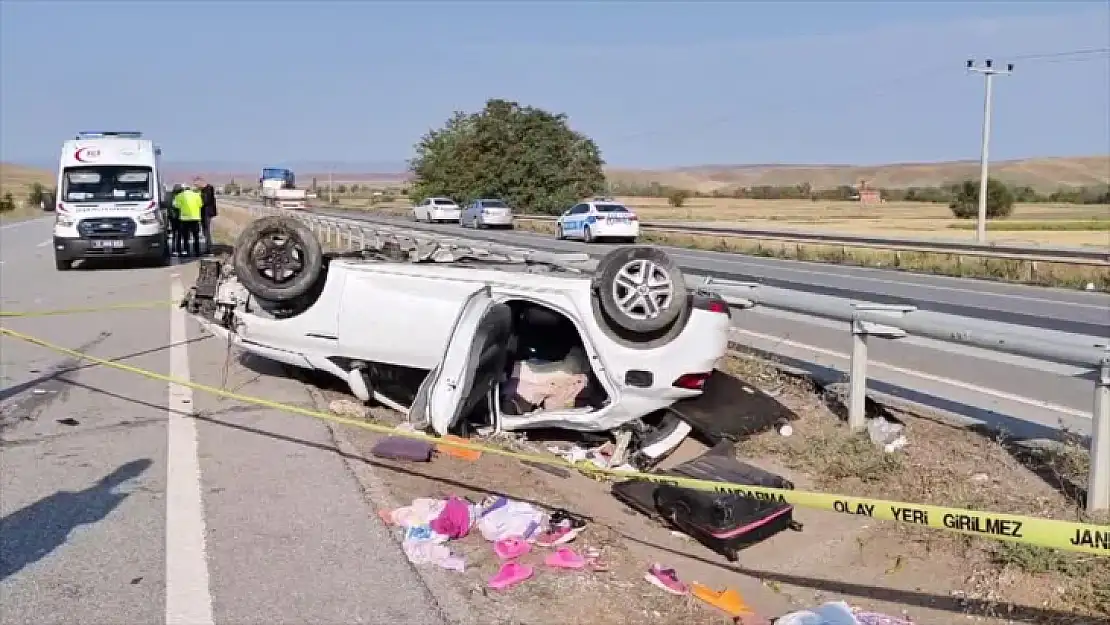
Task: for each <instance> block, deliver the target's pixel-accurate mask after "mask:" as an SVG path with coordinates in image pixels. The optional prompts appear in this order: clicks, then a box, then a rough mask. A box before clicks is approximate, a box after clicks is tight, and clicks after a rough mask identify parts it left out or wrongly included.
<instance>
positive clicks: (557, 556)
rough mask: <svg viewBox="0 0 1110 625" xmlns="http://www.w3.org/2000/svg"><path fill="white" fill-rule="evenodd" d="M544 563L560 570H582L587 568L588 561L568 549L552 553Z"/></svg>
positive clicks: (564, 548)
mask: <svg viewBox="0 0 1110 625" xmlns="http://www.w3.org/2000/svg"><path fill="white" fill-rule="evenodd" d="M543 562H544V564H546V565H547V566H553V567H555V568H558V569H580V568H582V567H584V566H586V559H585V558H583V557H582V556H580V555H578V554H577V553H575V552H574V550H573V549H569V548H567V547H563V548H562V549H556V550H555V551H552V552H551V553H550V554H548V556H547V558H545V559H544V561H543Z"/></svg>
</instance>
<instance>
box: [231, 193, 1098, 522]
mask: <svg viewBox="0 0 1110 625" xmlns="http://www.w3.org/2000/svg"><path fill="white" fill-rule="evenodd" d="M236 206H239V207H242V208H247V209H248V210H249V211H250V212H251V213H252V214H256V215H261V214H275V213H279V214H285V215H289V216H291V217H295V218H298V219H301V220H303V221H305V222H306V223H308V224H309V226H310V227H311V228H312V229H313V231H314V232H315V233H317V235H318V236H319V237H320V239H321V241H322V242H324V243H331V244H334V245H337V246H346V248H347V249H357V248H358V247H361V246H365V245H366V242H367V240H368V239H369V238H373V237H381V236H398V235H401V236H405V237H408V238H411V239H412V240H413V241H421V240H424V241H429V242H430V241H438V242H451V241H458V242H460V243H463V242H465V244H467V245H470V246H472V247H482V248H485V249H487V250H490V251H491V252H494V253H499V254H507V255H518V256H533V257H536V258H537V259H540V258H541V257H542V259H543V260H545V261H547V262H554V263H561V262H565V263H569V264H570V265H571V266H572V267H573V268H576V269H582V268H589V264H590V261H585V260H583V258H582V256H584V255H582V254H557V253H547V252H536V251H532V250H525V249H522V248H517V247H511V246H504V245H499V244H494V243H487V242H485V241H482V242H480V243H481V245H480V246H475V245H474V243H475V242H474V241H472V240H467V239H465V238H463V237H446V236H442V235H437V234H433V233H430V232H426V231H420V230H410V229H406V228H403V227H395V226H383V225H378V224H371V223H367V222H360V221H354V220H348V219H343V218H338V217H330V216H323V215H315V214H312V213H307V212H300V211H296V212H291V211H281V210H278V209H272V208H268V207H262V206H258V205H236ZM571 257H573V258H571ZM592 262H594V263H596V261H592ZM693 286H705V287H708V288H710V289H712V290H715V291H717V292H719V293H720V294H721V295H722V296H723V297H724V298H725V299H726V300H727V301H728V302H729V304H730V305H731V306H733V307H735V308H740V309H747V308H752V307H755V306H765V307H768V308H773V309H777V310H782V311H787V312H792V313H797V314H802V315H808V316H814V317H820V318H824V319H830V320H835V321H843V322H845V323H847V324H848V327H849V330H850V332H851V334H852V351H851V361H850V366H849V369H850V370H849V377H850V383H849V393H848V425H849V427H850V428H852V429H856V430H858V429H862V428H864V427H865V426H866V421H865V412H864V408H865V401H866V397H867V365H868V350H867V348H868V341H869V339H870V338H871V337H875V338H881V339H887V340H897V339H900V338H904V337H907V336H918V337H923V338H928V339H932V340H936V341H941V342H945V343H952V344H958V345H965V346H971V347H976V348H979V349H983V350H988V351H993V352H999V353H1005V354H1013V355H1017V356H1024V357H1029V358H1034V359H1038V360H1042V361H1050V362H1056V363H1062V364H1066V365H1072V366H1076V367H1080V368H1086V369H1090V370H1092V371H1093V372H1094V402H1093V411H1092V429H1091V443H1090V451H1091V467H1090V475H1089V483H1088V494H1087V509H1088V510H1089V511H1092V512H1094V511H1104V510H1108V509H1110V344H1108V343H1110V341H1107V342H1103V343H1096V342H1094V341H1091V342H1085V341H1084V339H1083V338H1081V337H1077V338H1076V339H1074V340H1069V341H1061V340H1060V339H1059V338H1057V337H1055V336H1052V335H1050V334H1046V333H1044V331H1041V330H1037V329H1034V328H1024V327H1022V328H1020V331H1013V330H1010V331H1007V330H1006V326H1005V325H1004V324H989V323H985V322H980V323H978V324H976V323H974V322H973V320H962V321H960V322H959V323H956V322H954V318H953V317H952V316H951V315H945V314H942V313H935V312H931V311H925V310H918V309H917V308H916V307H914V306H901V305H889V304H876V303H870V302H850V301H847V300H844V299H841V298H837V297H832V296H828V295H817V294H813V293H804V292H797V291H789V290H786V289H779V288H775V287H768V286H765V285H760V284H758V283H748V282H737V281H731V280H722V279H718V278H712V277H704V282H701V283H696V284H693ZM955 319H957V320H958V319H959V318H955ZM999 328H1001V329H999Z"/></svg>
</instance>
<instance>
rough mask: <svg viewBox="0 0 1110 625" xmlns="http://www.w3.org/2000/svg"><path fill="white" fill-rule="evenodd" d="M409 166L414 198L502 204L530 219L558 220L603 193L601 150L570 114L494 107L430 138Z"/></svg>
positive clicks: (494, 102) (456, 118)
mask: <svg viewBox="0 0 1110 625" xmlns="http://www.w3.org/2000/svg"><path fill="white" fill-rule="evenodd" d="M415 151H416V155H415V156H414V158H413V159H412V160H411V161H409V170H410V171H411V172H412V174H413V178H414V180H413V182H412V186H411V188H410V190H409V193H408V195H409V197H412V198H414V199H416V198H423V197H430V196H445V197H450V198H454V199H455V200H456V201H459V202H464V203H465V202H469V201H472V200H475V199H477V198H482V197H497V198H502V199H504V200H505V201H507V202H509V203H510V204H511V205H513V206H517V207H520V209H521V210H524V211H532V212H539V213H547V214H558V213H561V212H562V211H564V210H566V208H567V207H568V206H570V205H571V204H573V203H574V202H577V201H578V200H580V199H582V198H584V197H587V196H590V195H595V194H597V193H600V192H601V191H603V190H604V189H605V175H604V174H603V172H602V166H603V165H604V162H603V161H602V160H601V152H600V150H599V149H598V147H597V144H596V143H594V142H593V140H591V139H590V138H588V137H586V136H585V135H582V134H581V133H578V132H575V131H574V130H571V129H570V127H569V126H568V125H567V118H566V115H564V114H561V113H560V114H555V113H550V112H548V111H544V110H542V109H539V108H535V107H531V106H521V105H520V104H518V103H516V102H511V101H507V100H500V99H491V100H489V101H487V102H486V106H485V108H484V109H482V110H481V111H479V112H477V113H469V114H468V113H464V112H456V113H455V114H454V115H453V116H452V117H451V118H450V119H449V120H447V122H446V123H445V124H444V125H443V127H441V128H438V129H433V130H430V131H428V132H427V133H426V134H425V135H424V136H423V137H421V138H420V141H419V142H418V143H417V144H416V146H415Z"/></svg>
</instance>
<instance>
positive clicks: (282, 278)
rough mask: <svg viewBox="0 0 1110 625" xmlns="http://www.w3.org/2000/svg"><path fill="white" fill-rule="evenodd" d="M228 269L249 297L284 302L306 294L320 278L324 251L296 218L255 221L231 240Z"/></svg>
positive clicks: (272, 217) (304, 225) (273, 217)
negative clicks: (229, 268)
mask: <svg viewBox="0 0 1110 625" xmlns="http://www.w3.org/2000/svg"><path fill="white" fill-rule="evenodd" d="M232 266H233V267H234V268H235V276H236V277H237V278H238V279H239V283H240V284H242V285H243V287H245V288H246V289H247V291H249V292H250V294H251V295H253V296H255V297H257V298H258V299H261V300H266V301H269V302H288V301H291V300H295V299H297V298H299V297H301V296H302V295H304V294H305V293H308V292H309V291H310V290H311V289H312V287H313V286H314V285H315V284H316V281H317V280H319V279H320V278H321V276H322V275H323V269H324V252H323V250H322V249H321V247H320V241H319V240H317V239H316V235H314V234H313V233H312V230H310V229H309V227H308V226H307V225H306V224H305V223H304V222H302V221H300V220H299V219H295V218H293V217H285V216H279V215H274V216H269V217H262V218H261V219H256V220H254V221H252V222H251V223H250V224H248V225H247V227H246V229H245V230H243V232H242V233H241V234H240V235H239V238H238V239H237V240H236V241H235V252H234V255H233V256H232Z"/></svg>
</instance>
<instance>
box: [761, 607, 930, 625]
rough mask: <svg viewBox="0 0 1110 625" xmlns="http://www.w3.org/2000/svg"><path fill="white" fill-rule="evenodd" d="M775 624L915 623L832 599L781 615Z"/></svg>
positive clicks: (876, 624)
mask: <svg viewBox="0 0 1110 625" xmlns="http://www.w3.org/2000/svg"><path fill="white" fill-rule="evenodd" d="M775 625H913V623H912V622H911V621H908V620H906V619H903V618H897V617H893V616H887V615H886V614H881V613H879V612H866V611H862V610H858V609H855V608H851V607H849V605H848V604H847V603H845V602H844V601H830V602H828V603H825V604H822V605H821V606H819V607H816V608H813V609H812V610H800V611H797V612H791V613H790V614H786V615H784V616H781V617H779V618H778V619H777V620H776V621H775Z"/></svg>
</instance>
